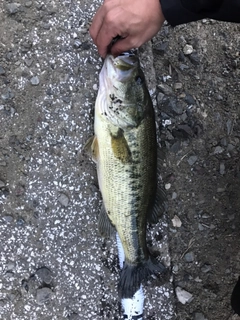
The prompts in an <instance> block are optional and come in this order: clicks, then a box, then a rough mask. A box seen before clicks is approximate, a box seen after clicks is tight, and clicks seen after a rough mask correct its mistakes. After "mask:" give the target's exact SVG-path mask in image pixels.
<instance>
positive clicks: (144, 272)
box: [118, 256, 166, 299]
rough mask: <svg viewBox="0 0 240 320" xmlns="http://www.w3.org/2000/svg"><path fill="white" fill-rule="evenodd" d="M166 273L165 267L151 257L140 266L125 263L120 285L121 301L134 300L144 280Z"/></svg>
mask: <svg viewBox="0 0 240 320" xmlns="http://www.w3.org/2000/svg"><path fill="white" fill-rule="evenodd" d="M165 271H166V268H165V267H164V265H162V264H161V263H160V262H158V261H157V260H156V259H155V258H153V257H151V256H149V258H148V260H145V261H143V262H141V263H139V264H138V265H131V264H129V263H128V262H126V261H125V262H124V265H123V268H122V270H121V274H120V281H119V284H118V292H119V297H120V299H125V298H126V299H127V298H132V297H133V296H134V294H135V293H136V292H137V290H139V288H140V285H141V283H142V282H143V281H144V280H147V279H148V278H149V276H151V275H153V274H155V275H156V274H159V273H163V272H165Z"/></svg>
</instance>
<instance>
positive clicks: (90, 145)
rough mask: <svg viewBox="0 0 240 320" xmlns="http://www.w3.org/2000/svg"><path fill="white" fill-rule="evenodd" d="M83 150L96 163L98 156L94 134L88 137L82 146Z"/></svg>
mask: <svg viewBox="0 0 240 320" xmlns="http://www.w3.org/2000/svg"><path fill="white" fill-rule="evenodd" d="M84 151H85V152H86V153H87V154H88V155H89V156H90V157H91V158H92V160H93V161H94V162H96V163H97V161H98V157H99V148H98V140H97V137H96V136H92V137H91V138H89V139H88V140H87V142H86V144H85V146H84Z"/></svg>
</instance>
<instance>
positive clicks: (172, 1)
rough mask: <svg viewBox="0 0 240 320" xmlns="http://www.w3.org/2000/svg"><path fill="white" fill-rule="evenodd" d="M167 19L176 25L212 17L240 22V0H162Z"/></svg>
mask: <svg viewBox="0 0 240 320" xmlns="http://www.w3.org/2000/svg"><path fill="white" fill-rule="evenodd" d="M160 3H161V7H162V11H163V15H164V17H165V19H166V20H167V21H168V22H169V23H170V24H171V25H172V26H173V27H174V26H176V25H179V24H182V23H187V22H191V21H196V20H201V19H204V18H210V19H214V20H220V21H229V22H240V0H160Z"/></svg>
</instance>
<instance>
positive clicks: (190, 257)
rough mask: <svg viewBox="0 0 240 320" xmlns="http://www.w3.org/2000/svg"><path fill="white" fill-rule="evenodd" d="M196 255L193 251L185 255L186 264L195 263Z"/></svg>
mask: <svg viewBox="0 0 240 320" xmlns="http://www.w3.org/2000/svg"><path fill="white" fill-rule="evenodd" d="M194 258H195V257H194V253H193V252H192V251H191V252H188V253H186V254H185V256H184V259H185V261H186V262H193V261H194Z"/></svg>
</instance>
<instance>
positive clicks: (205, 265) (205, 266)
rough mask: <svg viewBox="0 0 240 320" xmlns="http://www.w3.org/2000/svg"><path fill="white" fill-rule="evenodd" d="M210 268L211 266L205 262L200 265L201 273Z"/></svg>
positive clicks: (206, 271)
mask: <svg viewBox="0 0 240 320" xmlns="http://www.w3.org/2000/svg"><path fill="white" fill-rule="evenodd" d="M211 270H212V267H211V266H210V264H207V263H205V264H204V265H203V266H202V267H201V271H202V272H203V273H208V272H209V271H211Z"/></svg>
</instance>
